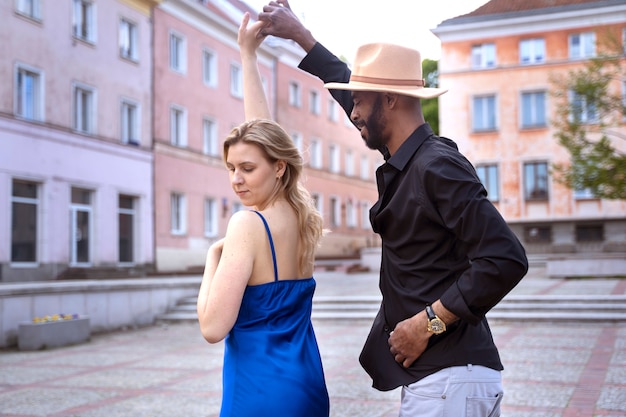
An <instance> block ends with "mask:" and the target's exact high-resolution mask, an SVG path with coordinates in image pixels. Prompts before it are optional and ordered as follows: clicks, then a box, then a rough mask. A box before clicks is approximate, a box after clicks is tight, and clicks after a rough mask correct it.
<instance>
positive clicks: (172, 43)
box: [168, 31, 187, 74]
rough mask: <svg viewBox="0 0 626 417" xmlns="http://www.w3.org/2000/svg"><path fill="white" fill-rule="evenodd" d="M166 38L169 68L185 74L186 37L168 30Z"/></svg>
mask: <svg viewBox="0 0 626 417" xmlns="http://www.w3.org/2000/svg"><path fill="white" fill-rule="evenodd" d="M168 39H169V55H170V57H169V61H170V69H171V70H172V71H175V72H178V73H181V74H185V73H186V72H187V39H186V38H185V36H183V35H182V34H180V33H178V32H174V31H170V34H169V37H168Z"/></svg>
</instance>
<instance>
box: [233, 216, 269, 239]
mask: <svg viewBox="0 0 626 417" xmlns="http://www.w3.org/2000/svg"><path fill="white" fill-rule="evenodd" d="M262 230H263V224H262V222H261V219H259V216H258V215H257V214H256V213H255V212H253V211H251V210H241V211H238V212H236V213H234V214H233V215H232V216H231V218H230V220H229V221H228V228H227V230H226V239H227V240H228V239H229V237H237V238H240V239H241V238H246V240H249V239H253V238H254V237H255V236H258V235H259V232H261V231H262Z"/></svg>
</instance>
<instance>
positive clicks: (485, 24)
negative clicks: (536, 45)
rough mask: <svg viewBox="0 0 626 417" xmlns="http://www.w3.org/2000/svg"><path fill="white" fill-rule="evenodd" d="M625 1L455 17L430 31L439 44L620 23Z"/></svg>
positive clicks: (625, 5) (625, 7)
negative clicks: (589, 5)
mask: <svg viewBox="0 0 626 417" xmlns="http://www.w3.org/2000/svg"><path fill="white" fill-rule="evenodd" d="M625 14H626V4H623V3H622V4H615V5H608V6H606V7H594V8H586V9H584V10H581V9H576V10H567V11H559V12H553V13H542V14H539V13H536V11H535V13H524V12H520V13H505V14H494V15H486V16H476V17H458V18H454V19H450V20H448V21H444V22H443V23H441V24H439V25H438V26H437V27H436V28H434V29H432V30H431V32H432V33H433V34H435V36H437V37H438V38H439V39H440V40H441V42H442V43H445V42H457V41H464V40H471V39H484V38H499V37H502V36H511V35H523V34H527V33H537V32H549V31H557V30H567V29H573V28H584V27H594V26H606V25H610V24H615V23H623V22H624V15H625Z"/></svg>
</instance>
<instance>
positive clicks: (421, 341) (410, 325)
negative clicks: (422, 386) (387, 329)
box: [389, 311, 432, 368]
mask: <svg viewBox="0 0 626 417" xmlns="http://www.w3.org/2000/svg"><path fill="white" fill-rule="evenodd" d="M430 336H432V333H429V332H428V319H427V317H426V313H425V312H424V311H421V312H419V313H418V314H416V315H415V316H413V317H411V318H409V319H406V320H404V321H401V322H400V323H398V324H397V325H396V328H395V329H393V331H392V332H391V334H390V335H389V351H390V352H391V354H392V355H393V356H394V358H395V360H396V362H398V363H399V364H401V365H402V366H404V367H405V368H408V367H409V366H411V365H412V364H413V362H415V360H416V359H417V358H419V357H420V356H421V354H422V353H424V351H425V350H426V346H427V345H428V339H430Z"/></svg>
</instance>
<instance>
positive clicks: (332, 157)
mask: <svg viewBox="0 0 626 417" xmlns="http://www.w3.org/2000/svg"><path fill="white" fill-rule="evenodd" d="M340 160H341V150H340V149H339V145H337V144H335V143H331V144H330V146H329V147H328V165H329V167H328V170H329V171H330V172H332V173H333V174H338V173H339V171H340V170H341V162H340Z"/></svg>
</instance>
